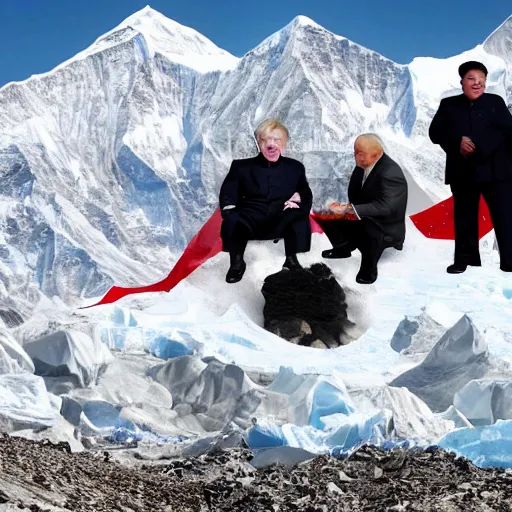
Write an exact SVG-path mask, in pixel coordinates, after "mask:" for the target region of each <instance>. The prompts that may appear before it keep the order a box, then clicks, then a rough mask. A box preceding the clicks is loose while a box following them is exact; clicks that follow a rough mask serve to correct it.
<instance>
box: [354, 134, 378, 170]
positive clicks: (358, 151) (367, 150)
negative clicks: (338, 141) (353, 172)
mask: <svg viewBox="0 0 512 512" xmlns="http://www.w3.org/2000/svg"><path fill="white" fill-rule="evenodd" d="M381 153H382V152H381V151H380V149H377V148H375V147H372V146H370V145H368V144H367V143H365V142H364V141H361V140H356V143H355V144H354V157H355V159H356V165H357V166H358V167H362V168H363V169H365V168H367V167H370V166H371V165H373V164H374V163H375V162H376V161H377V159H378V158H379V157H380V155H381Z"/></svg>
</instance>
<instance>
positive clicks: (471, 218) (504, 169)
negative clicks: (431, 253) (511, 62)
mask: <svg viewBox="0 0 512 512" xmlns="http://www.w3.org/2000/svg"><path fill="white" fill-rule="evenodd" d="M459 75H460V77H461V85H462V91H463V94H460V95H457V96H452V97H450V98H444V99H443V100H442V101H441V104H440V105H439V109H438V111H437V112H436V114H435V116H434V118H433V120H432V123H431V125H430V130H429V136H430V140H431V141H432V142H433V143H434V144H439V145H440V146H441V147H442V148H443V149H444V151H445V153H446V172H445V183H446V184H448V185H450V188H451V191H452V194H453V202H454V220H455V257H454V263H453V264H452V265H450V266H449V267H448V268H447V269H446V270H447V272H448V273H450V274H459V273H461V272H464V271H465V270H466V268H467V266H468V265H472V266H480V265H481V261H480V252H479V247H478V245H479V242H478V240H479V239H478V203H479V201H480V195H481V194H483V196H484V199H485V201H486V202H487V205H488V206H489V211H490V213H491V218H492V222H493V225H494V231H495V234H496V240H497V242H498V248H499V251H500V260H501V261H500V268H501V270H503V271H505V272H512V215H511V211H510V201H511V200H512V115H511V114H510V112H509V110H508V108H507V106H506V104H505V102H504V101H503V99H502V98H501V97H500V96H497V95H495V94H488V93H485V86H486V79H487V68H486V67H485V66H484V65H483V64H482V63H481V62H476V61H470V62H465V63H464V64H461V66H460V67H459Z"/></svg>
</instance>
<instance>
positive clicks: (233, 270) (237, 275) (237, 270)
mask: <svg viewBox="0 0 512 512" xmlns="http://www.w3.org/2000/svg"><path fill="white" fill-rule="evenodd" d="M245 268H246V265H245V261H244V260H242V261H237V262H236V263H234V264H232V265H231V266H230V267H229V270H228V273H227V274H226V283H230V284H232V283H238V281H240V280H241V279H242V277H243V276H244V272H245Z"/></svg>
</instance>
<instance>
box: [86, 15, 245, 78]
mask: <svg viewBox="0 0 512 512" xmlns="http://www.w3.org/2000/svg"><path fill="white" fill-rule="evenodd" d="M126 31H129V32H128V36H127V37H133V36H130V32H132V33H133V34H136V33H137V32H138V33H139V34H141V35H142V36H143V37H144V41H145V45H147V52H148V54H149V55H150V56H153V55H154V54H155V53H159V54H161V55H163V56H164V57H166V58H167V59H169V60H170V61H172V62H176V63H178V64H182V65H184V66H187V67H190V68H192V69H195V70H196V71H200V72H209V71H219V70H222V71H227V70H229V69H233V68H234V67H235V66H236V65H237V64H238V60H239V59H238V58H237V57H235V56H234V55H231V54H230V53H229V52H227V51H225V50H223V49H222V48H219V47H218V46H217V45H216V44H214V43H213V42H212V41H211V40H210V39H208V38H207V37H205V36H203V35H202V34H200V33H199V32H198V31H197V30H194V29H192V28H190V27H187V26H185V25H181V24H180V23H178V22H177V21H174V20H172V19H170V18H167V17H166V16H164V15H163V14H162V13H160V12H159V11H156V10H155V9H153V8H152V7H150V6H149V5H147V6H146V7H144V8H143V9H141V10H139V11H137V12H135V13H133V14H132V15H131V16H129V17H128V18H126V19H125V20H124V21H123V22H121V23H120V24H119V25H118V26H117V27H115V28H114V29H113V30H111V31H110V32H108V33H107V34H105V35H103V36H102V37H100V38H99V39H98V40H97V41H96V42H95V43H94V45H93V47H92V49H94V47H95V46H96V47H98V46H99V47H101V46H102V45H103V44H104V42H105V41H107V40H109V39H110V38H111V36H112V34H116V33H119V32H126Z"/></svg>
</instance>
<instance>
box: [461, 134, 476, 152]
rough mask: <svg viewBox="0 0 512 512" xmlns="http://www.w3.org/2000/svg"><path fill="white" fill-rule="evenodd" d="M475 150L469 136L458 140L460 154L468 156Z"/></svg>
mask: <svg viewBox="0 0 512 512" xmlns="http://www.w3.org/2000/svg"><path fill="white" fill-rule="evenodd" d="M474 151H475V145H474V144H473V141H472V140H471V139H470V138H469V137H462V140H461V141H460V154H461V155H463V156H469V155H471V153H473V152H474Z"/></svg>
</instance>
